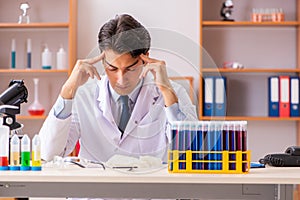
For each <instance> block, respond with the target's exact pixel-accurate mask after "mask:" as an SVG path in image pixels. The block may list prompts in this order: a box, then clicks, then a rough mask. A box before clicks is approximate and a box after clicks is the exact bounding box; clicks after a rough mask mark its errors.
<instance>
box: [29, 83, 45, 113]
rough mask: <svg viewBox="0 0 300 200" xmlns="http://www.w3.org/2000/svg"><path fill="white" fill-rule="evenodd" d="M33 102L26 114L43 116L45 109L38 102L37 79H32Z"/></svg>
mask: <svg viewBox="0 0 300 200" xmlns="http://www.w3.org/2000/svg"><path fill="white" fill-rule="evenodd" d="M33 82H34V102H33V103H32V104H31V105H30V106H29V107H28V112H29V114H30V115H34V116H37V115H43V114H44V112H45V109H44V107H43V105H42V104H40V102H39V91H38V84H39V79H38V78H34V79H33Z"/></svg>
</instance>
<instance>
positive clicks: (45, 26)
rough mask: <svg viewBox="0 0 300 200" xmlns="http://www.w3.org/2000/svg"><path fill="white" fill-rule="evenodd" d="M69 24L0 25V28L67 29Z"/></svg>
mask: <svg viewBox="0 0 300 200" xmlns="http://www.w3.org/2000/svg"><path fill="white" fill-rule="evenodd" d="M68 27H69V23H62V22H58V23H54V22H53V23H29V24H18V23H0V28H68Z"/></svg>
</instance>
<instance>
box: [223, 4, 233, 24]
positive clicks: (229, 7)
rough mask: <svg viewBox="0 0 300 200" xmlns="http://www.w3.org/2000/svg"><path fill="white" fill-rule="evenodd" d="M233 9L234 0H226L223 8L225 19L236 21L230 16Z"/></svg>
mask: <svg viewBox="0 0 300 200" xmlns="http://www.w3.org/2000/svg"><path fill="white" fill-rule="evenodd" d="M232 9H233V2H232V0H226V1H225V2H224V3H223V4H222V8H221V12H220V14H221V16H222V17H223V21H234V19H230V16H231V14H232Z"/></svg>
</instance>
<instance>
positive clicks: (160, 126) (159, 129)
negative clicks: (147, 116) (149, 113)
mask: <svg viewBox="0 0 300 200" xmlns="http://www.w3.org/2000/svg"><path fill="white" fill-rule="evenodd" d="M165 129H166V128H165V120H163V119H157V120H155V121H153V122H150V123H147V124H138V126H137V128H136V131H133V132H132V133H131V134H130V135H131V136H133V137H136V138H138V139H142V140H147V139H150V138H154V137H159V136H161V135H164V133H165Z"/></svg>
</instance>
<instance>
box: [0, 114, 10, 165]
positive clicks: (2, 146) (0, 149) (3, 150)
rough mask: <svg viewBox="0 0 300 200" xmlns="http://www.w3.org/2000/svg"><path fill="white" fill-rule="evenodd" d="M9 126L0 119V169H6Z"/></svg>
mask: <svg viewBox="0 0 300 200" xmlns="http://www.w3.org/2000/svg"><path fill="white" fill-rule="evenodd" d="M9 132H10V130H9V127H8V126H5V125H3V120H2V118H1V120H0V170H8V153H9Z"/></svg>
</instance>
